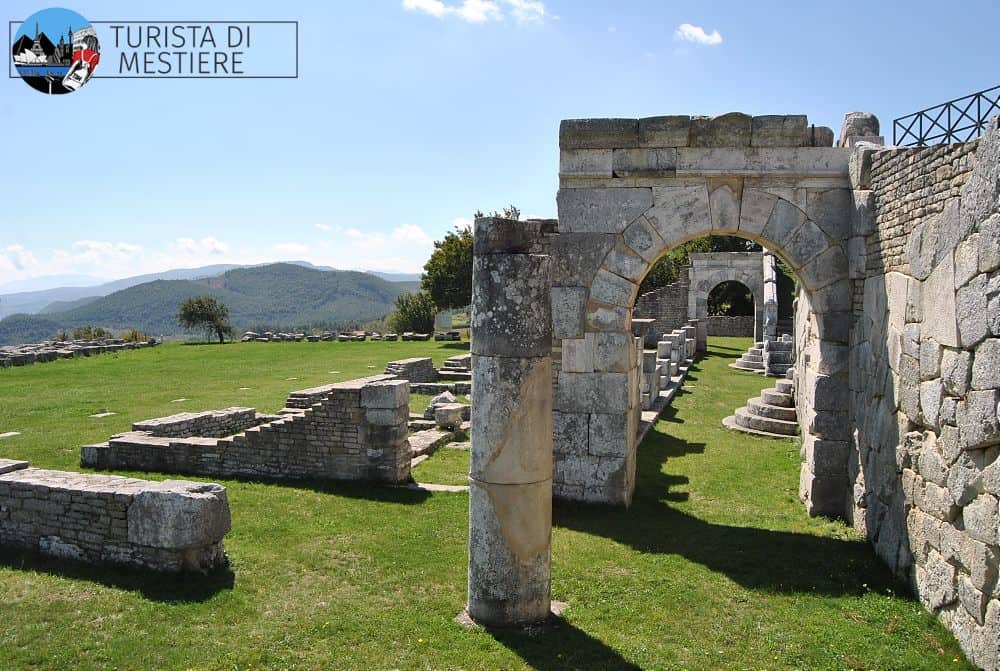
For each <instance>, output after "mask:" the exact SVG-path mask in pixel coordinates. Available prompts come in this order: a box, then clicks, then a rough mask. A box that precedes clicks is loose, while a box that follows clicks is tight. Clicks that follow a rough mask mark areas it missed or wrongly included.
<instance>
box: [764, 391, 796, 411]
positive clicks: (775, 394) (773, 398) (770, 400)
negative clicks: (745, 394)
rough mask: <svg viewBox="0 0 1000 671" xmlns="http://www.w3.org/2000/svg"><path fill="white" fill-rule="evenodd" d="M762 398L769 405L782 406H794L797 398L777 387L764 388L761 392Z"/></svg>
mask: <svg viewBox="0 0 1000 671" xmlns="http://www.w3.org/2000/svg"><path fill="white" fill-rule="evenodd" d="M760 399H761V400H762V401H764V403H767V404H768V405H777V406H779V407H782V408H794V407H795V399H794V398H792V395H791V394H785V393H782V392H780V391H778V390H777V389H764V390H762V391H761V392H760Z"/></svg>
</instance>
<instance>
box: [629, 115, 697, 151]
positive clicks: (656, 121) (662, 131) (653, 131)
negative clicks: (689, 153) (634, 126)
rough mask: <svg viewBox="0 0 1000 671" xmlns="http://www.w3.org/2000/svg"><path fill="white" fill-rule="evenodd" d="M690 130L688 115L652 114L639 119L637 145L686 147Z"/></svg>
mask: <svg viewBox="0 0 1000 671" xmlns="http://www.w3.org/2000/svg"><path fill="white" fill-rule="evenodd" d="M690 132H691V117H689V116H654V117H647V118H645V119H639V146H641V147H686V146H688V136H689V134H690Z"/></svg>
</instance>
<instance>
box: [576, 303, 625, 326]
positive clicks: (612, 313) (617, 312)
mask: <svg viewBox="0 0 1000 671" xmlns="http://www.w3.org/2000/svg"><path fill="white" fill-rule="evenodd" d="M629 312H630V310H628V309H627V308H623V307H618V306H611V305H602V304H600V303H594V302H588V303H587V306H586V312H585V314H584V323H585V325H586V327H587V329H589V330H593V331H624V330H626V329H628V318H629Z"/></svg>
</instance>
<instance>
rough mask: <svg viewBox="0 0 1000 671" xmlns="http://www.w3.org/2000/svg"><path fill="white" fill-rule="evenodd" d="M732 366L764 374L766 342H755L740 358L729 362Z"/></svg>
mask: <svg viewBox="0 0 1000 671" xmlns="http://www.w3.org/2000/svg"><path fill="white" fill-rule="evenodd" d="M729 367H730V368H735V369H736V370H745V371H749V372H751V373H760V374H761V375H763V374H764V343H763V342H755V343H754V344H753V346H752V347H751V348H750V349H748V350H747V351H746V352H744V353H743V356H741V357H740V358H739V359H737V360H736V361H734V362H733V363H731V364H729Z"/></svg>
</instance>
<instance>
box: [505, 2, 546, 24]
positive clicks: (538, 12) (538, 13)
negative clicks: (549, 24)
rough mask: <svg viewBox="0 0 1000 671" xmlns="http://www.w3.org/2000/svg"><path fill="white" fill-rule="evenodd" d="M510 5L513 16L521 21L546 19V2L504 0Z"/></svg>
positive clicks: (529, 21) (530, 21) (528, 21)
mask: <svg viewBox="0 0 1000 671" xmlns="http://www.w3.org/2000/svg"><path fill="white" fill-rule="evenodd" d="M504 2H505V3H506V4H508V5H510V7H511V10H510V13H511V16H513V17H514V18H515V19H516V20H517V21H518V22H519V23H532V22H537V21H542V20H543V19H545V4H544V3H542V2H538V0H504Z"/></svg>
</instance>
